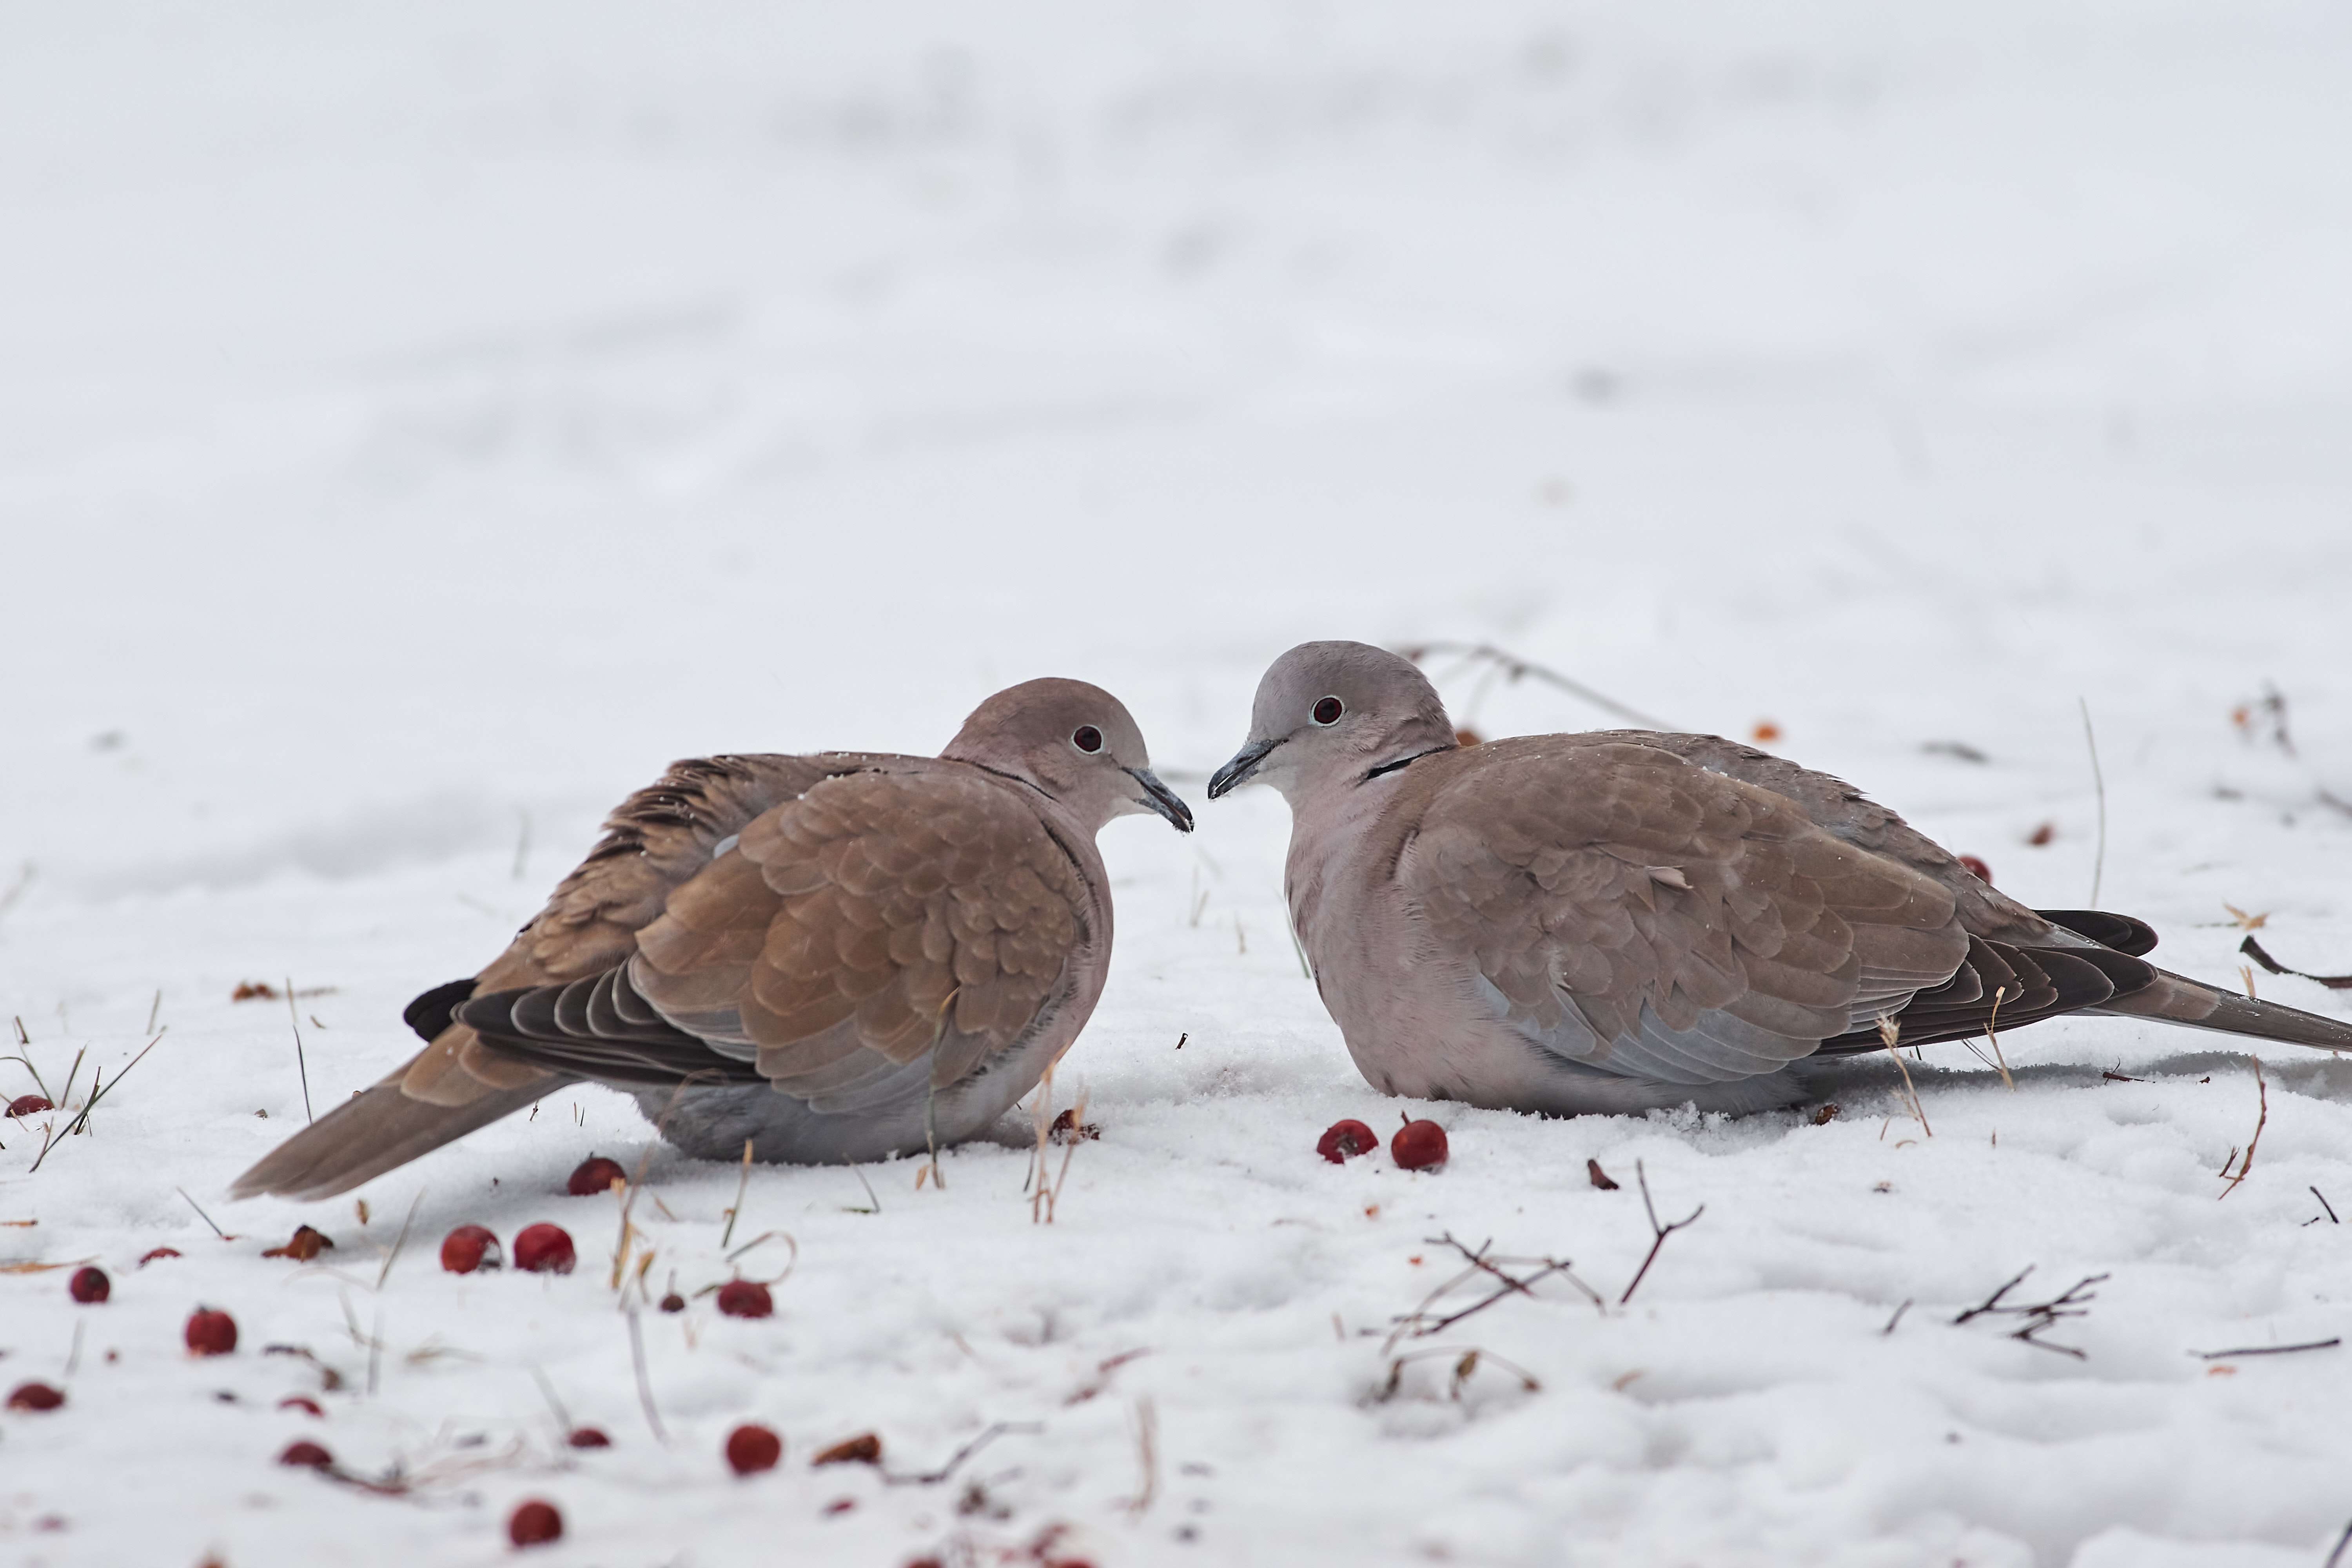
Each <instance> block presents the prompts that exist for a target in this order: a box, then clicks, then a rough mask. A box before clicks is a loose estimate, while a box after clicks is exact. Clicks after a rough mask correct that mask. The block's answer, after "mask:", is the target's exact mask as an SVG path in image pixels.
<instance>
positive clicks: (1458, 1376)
mask: <svg viewBox="0 0 2352 1568" xmlns="http://www.w3.org/2000/svg"><path fill="white" fill-rule="evenodd" d="M1437 1356H1452V1357H1454V1370H1453V1372H1452V1373H1451V1374H1450V1375H1448V1377H1447V1378H1446V1380H1445V1396H1446V1398H1448V1399H1451V1400H1456V1401H1458V1400H1460V1399H1461V1397H1462V1390H1463V1389H1464V1388H1465V1386H1467V1384H1469V1382H1470V1378H1471V1374H1472V1373H1475V1372H1476V1371H1477V1370H1478V1368H1479V1366H1480V1365H1481V1364H1483V1363H1486V1362H1493V1363H1495V1364H1496V1366H1499V1367H1501V1368H1502V1369H1503V1370H1504V1371H1506V1372H1507V1373H1510V1374H1511V1375H1512V1376H1514V1377H1516V1378H1517V1379H1518V1380H1519V1386H1520V1387H1521V1388H1522V1389H1525V1390H1526V1391H1527V1392H1528V1393H1529V1394H1540V1393H1541V1392H1543V1384H1541V1383H1540V1382H1538V1381H1537V1378H1536V1375H1535V1373H1531V1372H1529V1371H1528V1369H1527V1368H1525V1367H1523V1366H1520V1365H1519V1364H1517V1363H1516V1362H1509V1361H1506V1360H1504V1359H1503V1358H1502V1357H1501V1356H1498V1355H1496V1353H1495V1352H1493V1351H1489V1350H1480V1349H1479V1348H1478V1347H1476V1346H1475V1345H1474V1346H1472V1347H1471V1348H1470V1349H1468V1350H1466V1351H1457V1350H1454V1349H1453V1348H1451V1347H1450V1346H1449V1347H1447V1348H1445V1349H1442V1350H1426V1351H1408V1352H1405V1353H1404V1354H1403V1355H1401V1356H1396V1357H1393V1358H1391V1360H1390V1362H1389V1375H1388V1381H1387V1382H1386V1383H1384V1384H1381V1391H1380V1392H1379V1393H1378V1394H1374V1395H1372V1402H1373V1403H1374V1404H1375V1405H1386V1404H1387V1403H1388V1402H1389V1401H1390V1400H1391V1399H1394V1398H1395V1397H1396V1395H1397V1390H1398V1388H1399V1387H1401V1386H1402V1384H1403V1383H1404V1369H1405V1368H1406V1367H1407V1366H1409V1365H1411V1364H1412V1363H1414V1362H1417V1361H1429V1360H1432V1359H1433V1358H1434V1357H1437Z"/></svg>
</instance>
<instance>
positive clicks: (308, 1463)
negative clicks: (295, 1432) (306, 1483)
mask: <svg viewBox="0 0 2352 1568" xmlns="http://www.w3.org/2000/svg"><path fill="white" fill-rule="evenodd" d="M334 1462H335V1457H334V1456H333V1455H332V1454H330V1453H329V1452H327V1450H326V1449H325V1448H324V1447H321V1446H320V1445H319V1444H317V1443H313V1442H312V1441H310V1439H309V1438H308V1437H298V1438H296V1439H295V1440H294V1441H293V1442H291V1443H289V1444H287V1445H286V1447H283V1448H281V1449H280V1450H278V1463H279V1464H281V1465H293V1466H296V1467H298V1468H303V1469H311V1470H323V1469H327V1468H331V1467H332V1466H333V1464H334Z"/></svg>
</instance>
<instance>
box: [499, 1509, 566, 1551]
mask: <svg viewBox="0 0 2352 1568" xmlns="http://www.w3.org/2000/svg"><path fill="white" fill-rule="evenodd" d="M507 1539H508V1540H509V1541H511V1542H514V1543H515V1544H516V1545H517V1546H544V1545H546V1544H547V1543H548V1542H551V1541H561V1540H562V1539H563V1516H562V1514H560V1513H558V1512H556V1511H555V1505H554V1504H553V1503H551V1502H542V1501H541V1500H539V1499H537V1498H532V1499H531V1500H529V1501H528V1502H519V1503H517V1504H515V1510H514V1511H513V1512H512V1513H510V1514H509V1515H507Z"/></svg>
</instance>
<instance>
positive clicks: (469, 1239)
mask: <svg viewBox="0 0 2352 1568" xmlns="http://www.w3.org/2000/svg"><path fill="white" fill-rule="evenodd" d="M504 1256H505V1254H503V1253H502V1252H500V1251H499V1238H498V1235H497V1233H496V1232H494V1231H492V1230H490V1229H489V1228H488V1227H487V1226H478V1225H461V1226H458V1227H457V1229H455V1230H453V1231H451V1232H450V1233H449V1234H448V1235H447V1236H445V1237H442V1238H441V1267H442V1268H446V1269H447V1270H448V1271H449V1272H450V1273H452V1274H471V1273H472V1272H474V1270H476V1269H477V1268H498V1267H499V1261H500V1259H501V1258H504Z"/></svg>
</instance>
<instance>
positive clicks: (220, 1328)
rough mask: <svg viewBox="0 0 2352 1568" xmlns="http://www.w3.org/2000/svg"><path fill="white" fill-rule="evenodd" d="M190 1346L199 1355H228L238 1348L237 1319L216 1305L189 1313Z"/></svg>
mask: <svg viewBox="0 0 2352 1568" xmlns="http://www.w3.org/2000/svg"><path fill="white" fill-rule="evenodd" d="M186 1339H187V1342H188V1348H189V1349H190V1350H192V1351H194V1352H195V1353H196V1354H198V1355H226V1354H228V1352H231V1351H233V1350H235V1349H236V1319H235V1318H232V1317H230V1316H229V1315H228V1314H227V1313H226V1312H224V1311H222V1310H219V1309H218V1308H216V1307H199V1308H197V1309H196V1310H194V1311H193V1312H191V1313H189V1314H188V1327H187V1330H186Z"/></svg>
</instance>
